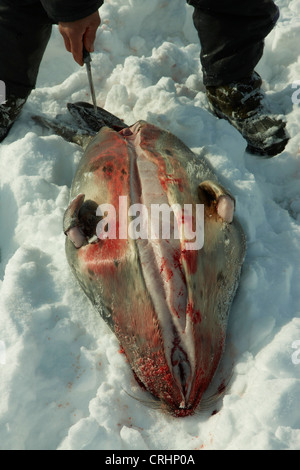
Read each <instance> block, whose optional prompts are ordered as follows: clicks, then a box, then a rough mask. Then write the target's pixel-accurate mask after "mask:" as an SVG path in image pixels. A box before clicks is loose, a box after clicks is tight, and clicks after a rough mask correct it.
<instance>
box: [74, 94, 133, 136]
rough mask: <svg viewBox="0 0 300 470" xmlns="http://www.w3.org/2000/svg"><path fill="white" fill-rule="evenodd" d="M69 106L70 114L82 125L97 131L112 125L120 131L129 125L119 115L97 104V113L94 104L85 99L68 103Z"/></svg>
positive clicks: (112, 127)
mask: <svg viewBox="0 0 300 470" xmlns="http://www.w3.org/2000/svg"><path fill="white" fill-rule="evenodd" d="M67 107H68V110H69V112H70V114H71V115H72V117H73V118H74V119H75V121H76V122H77V124H78V125H79V126H80V127H83V128H86V127H88V128H89V129H91V130H93V131H95V132H98V131H99V130H100V129H101V127H103V126H107V127H110V128H111V129H114V130H115V131H120V130H122V129H124V128H126V127H128V126H127V124H125V123H124V122H123V121H122V120H121V119H119V118H118V117H117V116H115V115H114V114H111V113H110V112H108V111H106V110H105V109H103V108H99V106H97V112H96V113H95V111H94V106H93V105H91V104H89V103H85V102H83V101H79V102H77V103H74V104H73V103H68V104H67Z"/></svg>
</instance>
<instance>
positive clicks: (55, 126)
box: [31, 116, 96, 148]
mask: <svg viewBox="0 0 300 470" xmlns="http://www.w3.org/2000/svg"><path fill="white" fill-rule="evenodd" d="M31 119H33V121H35V122H36V123H37V124H39V125H40V126H42V127H45V128H46V129H50V130H52V131H54V132H55V134H57V135H59V136H61V137H63V139H65V140H67V141H68V142H73V143H75V144H77V145H80V146H81V147H83V148H86V147H87V145H88V144H89V143H90V141H91V139H92V138H93V137H94V136H95V135H96V132H93V131H91V130H90V129H78V128H75V127H73V126H71V125H69V124H68V123H65V122H64V121H63V120H60V119H59V118H58V117H57V118H55V119H52V120H51V119H47V118H45V117H43V116H31Z"/></svg>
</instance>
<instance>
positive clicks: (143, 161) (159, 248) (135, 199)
mask: <svg viewBox="0 0 300 470" xmlns="http://www.w3.org/2000/svg"><path fill="white" fill-rule="evenodd" d="M121 134H123V135H124V138H125V139H126V141H127V144H128V150H129V155H130V197H131V202H132V203H133V204H143V206H144V207H146V209H147V214H148V235H151V234H150V233H149V232H150V231H151V228H152V229H153V227H154V225H155V227H157V226H158V224H157V222H158V221H157V220H153V218H151V216H150V215H151V214H152V216H153V211H152V210H151V208H152V207H153V204H159V205H162V204H166V205H169V201H168V196H167V192H166V191H165V189H164V188H163V186H162V184H161V180H160V178H159V166H160V165H164V162H163V161H159V159H161V160H163V158H162V157H161V156H160V155H155V156H153V154H151V153H148V152H145V151H144V150H143V148H142V146H141V133H140V124H139V123H137V124H136V125H134V126H132V127H131V128H128V129H124V130H123V131H121ZM174 223H176V220H175V221H174V217H173V216H171V217H170V224H171V225H172V227H171V229H172V228H174ZM157 235H158V234H157ZM136 244H137V248H138V253H139V258H140V264H141V268H142V272H143V276H144V280H145V284H146V287H147V290H148V292H149V294H150V296H151V299H152V302H153V306H154V310H155V312H156V315H157V317H158V320H159V325H160V329H161V332H162V335H163V339H164V348H165V357H166V360H167V363H168V366H169V369H170V371H171V372H172V375H173V378H174V381H175V383H176V384H177V386H178V388H179V391H180V393H181V396H182V402H181V404H180V406H181V407H185V406H186V404H187V402H188V399H189V393H190V388H191V383H192V377H193V373H194V369H195V351H194V340H193V338H192V337H191V335H192V328H191V324H190V321H189V320H190V317H188V316H187V309H188V291H187V285H186V278H185V273H184V269H183V266H182V263H181V240H180V239H179V238H175V237H174V236H171V237H170V238H168V239H164V238H161V237H159V236H158V238H153V237H151V236H148V238H146V239H137V240H136Z"/></svg>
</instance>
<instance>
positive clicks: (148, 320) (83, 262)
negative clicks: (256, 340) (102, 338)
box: [64, 121, 246, 417]
mask: <svg viewBox="0 0 300 470" xmlns="http://www.w3.org/2000/svg"><path fill="white" fill-rule="evenodd" d="M119 196H127V200H128V207H129V206H130V205H132V204H136V203H142V204H144V205H145V206H146V207H147V208H149V207H150V205H151V204H154V203H161V204H162V203H168V204H169V205H172V204H179V205H180V206H181V207H183V205H184V204H192V205H193V207H195V205H196V204H203V205H204V245H203V246H202V247H201V248H200V249H187V240H186V239H184V237H183V238H182V239H180V240H178V239H175V238H173V239H171V237H170V239H150V238H148V239H145V238H140V239H133V238H132V237H129V236H127V237H124V238H120V236H118V230H119V223H120V220H122V221H123V222H124V220H125V219H127V224H128V225H129V224H130V222H132V216H130V215H128V213H125V215H124V211H122V210H121V209H119ZM107 203H108V204H112V205H113V206H114V208H115V210H116V214H115V215H116V218H115V220H116V229H117V236H116V238H106V239H105V238H103V239H102V238H99V237H98V236H97V235H96V229H97V226H98V224H99V221H101V220H102V221H103V215H102V217H101V216H99V215H97V207H98V206H99V205H101V204H107ZM234 205H235V201H234V198H233V197H232V196H231V195H230V193H229V192H228V191H226V190H225V189H224V188H223V187H222V186H221V185H220V184H219V183H218V181H217V178H216V176H215V175H214V173H213V172H212V170H211V168H210V167H209V166H208V164H207V162H206V161H205V159H204V158H203V157H200V156H196V155H195V154H194V153H193V152H192V151H191V150H190V149H188V148H187V147H186V146H185V145H184V144H183V143H182V142H181V141H180V140H179V139H178V138H176V137H175V136H174V135H172V134H171V133H170V132H167V131H164V130H162V129H160V128H158V127H155V126H154V125H151V124H149V123H147V122H144V121H138V122H137V123H136V124H134V125H133V126H130V127H125V126H124V128H123V129H121V130H119V129H118V131H116V130H114V129H112V128H109V127H106V126H104V127H102V128H101V129H100V131H99V132H98V134H97V135H96V136H95V137H93V138H92V140H91V141H90V143H89V145H88V146H87V148H86V150H85V152H84V155H83V157H82V160H81V161H80V164H79V167H78V169H77V172H76V175H75V177H74V181H73V184H72V188H71V203H70V206H69V208H68V209H67V211H66V215H65V220H64V232H65V234H66V235H67V238H66V255H67V259H68V262H69V264H70V266H71V269H72V271H73V273H74V275H75V277H76V278H77V279H78V281H79V284H80V286H81V287H82V289H83V290H84V292H85V293H86V295H87V296H88V297H89V298H90V300H91V302H92V303H93V305H94V306H95V308H96V309H97V310H98V312H99V313H100V315H101V317H102V318H103V319H104V320H105V321H106V323H107V324H108V325H109V327H110V328H111V330H112V331H113V332H114V333H115V335H116V336H117V338H118V340H119V342H120V345H121V348H122V351H124V353H125V355H126V357H127V359H128V361H129V364H130V366H131V368H132V370H133V372H134V375H135V377H136V379H137V381H138V383H139V384H140V385H141V386H142V387H143V388H145V389H146V390H147V391H149V392H150V393H151V394H152V395H153V396H154V397H156V398H157V399H158V400H159V401H160V404H161V408H162V409H163V410H166V411H168V412H170V413H171V414H172V415H174V416H178V417H184V416H188V415H191V414H193V413H194V412H195V410H196V409H197V408H198V406H199V403H200V401H201V398H202V396H203V393H204V392H205V390H206V389H207V387H208V385H209V384H210V382H211V380H212V378H213V376H214V374H215V371H216V369H217V367H218V364H219V362H220V359H221V356H222V352H223V349H224V344H225V336H226V326H227V318H228V313H229V309H230V306H231V303H232V300H233V298H234V295H235V292H236V288H237V286H238V281H239V278H240V272H241V266H242V263H243V260H244V256H245V249H246V243H245V236H244V232H243V230H242V227H241V225H240V224H239V222H238V221H237V219H236V217H235V216H233V210H234ZM124 217H125V219H124ZM193 221H194V219H193Z"/></svg>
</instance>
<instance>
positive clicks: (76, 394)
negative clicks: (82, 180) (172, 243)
mask: <svg viewBox="0 0 300 470" xmlns="http://www.w3.org/2000/svg"><path fill="white" fill-rule="evenodd" d="M277 4H278V6H279V7H280V9H281V16H280V19H279V22H278V24H277V26H276V28H275V29H274V30H273V31H272V32H271V34H270V35H269V36H268V38H267V39H266V44H265V53H264V56H263V58H262V59H261V61H260V63H259V65H258V67H257V71H258V72H259V73H260V74H261V75H262V77H263V79H264V85H263V86H264V89H265V91H266V92H267V95H268V96H269V98H270V100H272V103H273V106H274V109H275V110H276V112H279V113H282V114H285V115H286V116H287V122H288V124H287V128H288V130H289V133H290V135H291V140H290V142H289V143H288V146H287V147H286V150H285V151H284V152H283V153H282V154H281V155H278V156H276V157H275V158H272V159H261V158H258V157H253V156H251V155H249V154H247V153H245V141H244V140H243V138H242V137H241V136H240V135H239V134H238V133H237V132H236V131H235V130H234V129H233V128H232V127H231V126H230V125H229V124H228V123H227V122H225V121H223V120H218V119H216V118H215V117H214V116H212V115H211V114H210V113H209V111H208V110H207V103H206V99H205V95H204V88H203V84H202V80H201V77H202V75H201V67H200V63H199V51H200V46H199V42H198V36H197V33H196V31H195V29H194V26H193V23H192V11H193V9H192V7H188V6H186V3H185V1H184V0H172V1H166V0H152V1H151V2H149V1H147V0H122V1H121V0H107V1H106V3H105V5H104V6H103V7H102V8H101V9H100V14H101V18H102V25H101V27H100V28H99V31H98V34H97V40H96V44H95V51H96V52H95V53H94V54H93V62H92V66H93V75H94V82H95V88H96V93H97V102H98V105H99V106H102V107H104V108H106V109H107V110H109V111H111V112H112V113H115V114H116V115H118V116H119V117H121V118H123V119H124V120H125V122H127V123H128V124H132V123H134V122H135V121H136V120H138V119H145V120H148V121H150V122H152V123H154V124H156V125H159V126H161V127H164V128H166V129H169V130H170V131H172V132H173V133H174V134H176V135H177V136H178V137H179V138H181V139H182V140H183V141H184V142H185V143H186V144H187V145H188V146H189V147H190V148H192V149H193V150H194V151H195V152H196V153H197V152H200V151H203V149H205V154H206V156H207V158H208V160H209V161H210V162H211V164H212V165H213V166H214V168H215V170H216V172H217V173H218V176H219V178H220V180H221V182H223V184H224V185H225V186H227V187H228V189H229V190H230V191H231V192H232V193H233V194H234V196H235V197H236V200H237V215H238V217H239V219H240V221H241V223H242V225H243V227H244V229H245V232H246V235H247V240H248V251H247V256H246V260H245V264H244V269H243V273H242V278H241V283H240V288H239V290H238V293H237V296H236V299H235V301H234V303H233V306H232V310H231V314H230V320H229V325H228V341H227V349H226V353H225V360H226V358H227V361H231V362H232V363H233V375H232V379H231V383H230V388H228V389H227V391H226V394H225V396H224V398H223V399H222V400H221V401H220V402H219V403H218V404H217V409H218V413H214V414H212V412H213V411H214V410H215V407H212V408H211V409H209V410H206V411H203V412H202V413H199V414H197V415H195V416H192V417H188V418H182V419H180V418H177V419H175V418H172V417H170V416H168V415H166V414H162V413H161V412H160V411H159V410H153V409H151V408H149V407H147V406H145V405H144V404H142V403H141V402H140V401H138V400H136V399H134V398H132V396H131V395H133V396H135V397H137V398H141V399H144V398H145V395H146V394H145V392H143V391H142V390H140V389H139V387H138V386H137V384H136V382H135V380H134V377H133V375H132V372H131V370H130V368H129V365H128V364H127V363H126V361H125V358H124V355H122V354H120V353H119V346H118V343H117V341H116V339H115V337H114V335H113V334H112V333H111V332H110V331H109V329H108V327H107V326H106V325H105V324H104V322H103V321H102V319H101V318H100V317H99V316H98V314H97V313H96V312H95V311H94V309H93V308H92V306H91V305H90V303H89V300H88V299H87V298H86V297H85V296H84V294H83V293H82V292H81V291H80V290H79V288H78V285H77V282H76V280H75V279H74V278H73V277H72V275H71V273H70V270H69V267H68V265H67V261H66V257H65V253H64V241H65V240H64V238H65V237H64V235H63V233H62V217H63V213H64V210H65V208H66V206H67V204H68V197H69V189H70V185H71V182H72V178H73V176H74V172H75V170H76V167H77V164H78V162H79V159H80V156H81V150H80V149H79V147H77V146H76V145H75V144H71V143H68V142H65V141H64V140H63V139H62V138H60V137H58V136H55V135H52V134H51V132H50V131H49V132H48V131H45V130H43V129H41V128H40V127H39V126H37V125H35V124H34V123H33V122H32V121H31V119H30V116H31V115H32V114H41V113H44V114H46V115H48V116H50V117H51V116H55V115H56V114H57V113H64V112H65V109H66V103H67V102H75V101H79V100H83V101H90V95H89V91H88V84H87V77H86V72H85V69H84V68H80V67H79V66H78V65H77V64H76V63H75V62H74V61H73V59H72V57H71V55H70V54H69V53H67V52H66V51H65V50H64V46H63V40H62V38H61V36H60V34H59V32H58V29H57V27H54V28H53V34H52V37H51V40H50V43H49V46H48V49H47V51H46V54H45V56H44V59H43V62H42V65H41V69H40V75H39V80H38V85H37V88H36V90H35V91H34V92H33V93H32V95H31V97H30V99H29V100H28V102H27V104H26V106H25V108H24V111H23V113H22V116H21V118H20V119H19V120H18V122H17V123H16V124H15V126H14V128H13V130H12V131H11V133H10V134H9V136H8V138H7V139H6V140H5V141H4V142H3V143H2V144H1V146H0V188H1V193H0V195H1V205H0V220H1V224H0V245H1V264H0V397H1V400H0V448H1V449H150V450H158V449H160V450H171V449H174V450H178V449H184V450H193V449H300V407H299V397H300V135H299V122H300V92H299V89H300V58H299V56H300V50H299V36H300V1H299V0H278V1H277ZM297 81H298V85H297V83H296V82H297ZM293 84H294V88H293ZM292 98H293V99H292Z"/></svg>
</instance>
